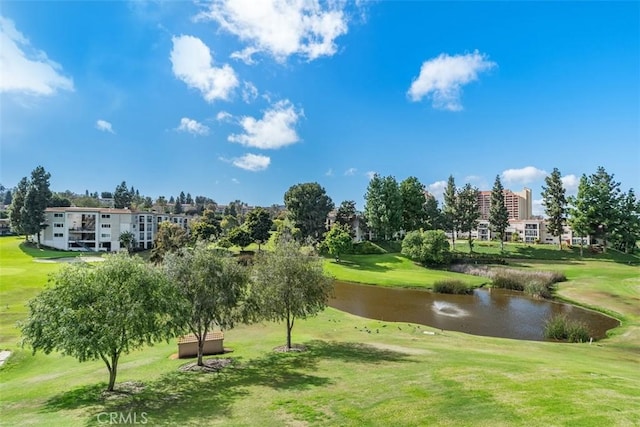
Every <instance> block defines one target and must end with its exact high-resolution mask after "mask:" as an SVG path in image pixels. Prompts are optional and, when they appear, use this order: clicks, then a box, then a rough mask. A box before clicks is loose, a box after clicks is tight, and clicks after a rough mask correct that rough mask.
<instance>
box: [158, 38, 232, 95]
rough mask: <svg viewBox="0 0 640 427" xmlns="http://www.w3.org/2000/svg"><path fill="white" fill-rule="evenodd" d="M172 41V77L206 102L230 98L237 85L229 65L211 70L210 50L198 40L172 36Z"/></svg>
mask: <svg viewBox="0 0 640 427" xmlns="http://www.w3.org/2000/svg"><path fill="white" fill-rule="evenodd" d="M172 40H173V49H172V50H171V57H170V59H171V63H172V64H173V74H174V75H175V76H176V77H177V78H178V79H180V80H182V81H183V82H185V83H186V84H187V86H189V87H191V88H194V89H197V90H199V91H200V93H201V94H202V96H203V97H204V99H205V100H206V101H207V102H213V101H215V100H216V99H223V100H227V99H229V97H230V96H231V93H232V91H233V89H235V88H236V87H237V86H238V84H239V82H238V78H237V77H236V73H235V72H234V71H233V68H231V67H230V66H229V65H228V64H224V65H223V66H222V67H214V66H213V65H212V63H213V58H212V56H211V51H210V50H209V48H208V47H207V45H205V44H204V43H203V42H202V40H200V39H199V38H197V37H192V36H179V37H175V36H174V37H173V38H172Z"/></svg>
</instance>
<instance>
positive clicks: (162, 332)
mask: <svg viewBox="0 0 640 427" xmlns="http://www.w3.org/2000/svg"><path fill="white" fill-rule="evenodd" d="M52 281H53V286H51V287H47V288H45V290H44V291H42V292H41V293H40V294H39V295H38V296H36V297H35V298H34V299H32V300H31V301H30V302H29V317H28V318H27V320H26V321H25V322H24V323H23V324H22V335H23V337H24V343H26V344H29V345H31V346H32V347H33V350H34V352H35V351H38V350H42V351H44V352H45V353H46V354H49V353H51V352H52V351H60V352H61V353H62V354H64V355H69V356H73V357H75V358H76V359H78V360H79V361H80V362H84V361H87V360H96V359H102V361H103V362H104V363H105V365H106V366H107V370H108V371H109V384H108V386H107V390H108V391H113V388H114V384H115V381H116V375H117V371H118V362H119V360H120V356H121V355H122V354H126V353H128V352H129V351H131V350H134V349H137V348H139V347H142V346H143V345H145V344H151V343H153V342H156V341H160V340H164V339H169V338H171V337H174V336H175V335H176V333H177V328H176V327H175V326H176V325H175V323H174V322H173V321H172V319H171V317H170V316H167V314H166V313H169V312H170V310H171V305H172V304H173V302H174V301H175V297H174V294H175V293H174V291H173V287H172V286H170V285H169V283H168V281H167V280H166V279H165V278H164V277H163V275H162V274H161V273H160V272H159V271H158V270H156V269H154V268H152V267H151V266H149V265H147V264H146V263H145V262H144V261H142V260H141V259H139V258H137V257H130V256H128V255H126V254H112V255H108V256H106V257H105V261H104V262H101V263H97V264H96V265H95V266H92V267H86V266H84V265H83V264H68V265H65V266H63V267H62V268H61V269H60V270H59V271H58V273H57V274H55V276H53V279H52Z"/></svg>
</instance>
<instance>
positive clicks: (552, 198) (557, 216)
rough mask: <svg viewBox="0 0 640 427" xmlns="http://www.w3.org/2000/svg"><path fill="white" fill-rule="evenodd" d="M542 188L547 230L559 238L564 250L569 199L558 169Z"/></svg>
mask: <svg viewBox="0 0 640 427" xmlns="http://www.w3.org/2000/svg"><path fill="white" fill-rule="evenodd" d="M544 182H545V184H546V185H543V186H542V205H543V206H544V213H545V214H546V215H547V223H546V226H547V230H548V232H549V234H551V235H552V236H555V237H557V238H558V245H559V247H560V249H561V250H562V231H563V230H564V224H565V222H566V220H567V199H566V197H565V189H564V185H563V184H562V176H561V175H560V171H559V170H558V168H553V172H551V174H550V175H548V176H547V177H546V178H545V179H544Z"/></svg>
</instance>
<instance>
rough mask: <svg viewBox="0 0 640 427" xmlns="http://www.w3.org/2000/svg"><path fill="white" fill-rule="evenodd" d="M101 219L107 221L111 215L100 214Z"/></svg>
mask: <svg viewBox="0 0 640 427" xmlns="http://www.w3.org/2000/svg"><path fill="white" fill-rule="evenodd" d="M101 218H102V219H109V218H111V215H109V214H102V215H101Z"/></svg>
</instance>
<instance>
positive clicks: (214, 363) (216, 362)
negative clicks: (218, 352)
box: [178, 359, 233, 372]
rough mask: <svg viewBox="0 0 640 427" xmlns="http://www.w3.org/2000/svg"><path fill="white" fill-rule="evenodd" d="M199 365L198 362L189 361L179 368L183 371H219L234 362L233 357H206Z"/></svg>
mask: <svg viewBox="0 0 640 427" xmlns="http://www.w3.org/2000/svg"><path fill="white" fill-rule="evenodd" d="M202 363H203V364H204V366H198V362H191V363H187V364H186V365H182V366H180V367H179V368H178V370H179V371H181V372H219V371H221V370H222V369H223V368H226V367H227V366H229V365H231V364H232V363H233V360H232V359H206V360H203V361H202Z"/></svg>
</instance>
